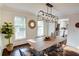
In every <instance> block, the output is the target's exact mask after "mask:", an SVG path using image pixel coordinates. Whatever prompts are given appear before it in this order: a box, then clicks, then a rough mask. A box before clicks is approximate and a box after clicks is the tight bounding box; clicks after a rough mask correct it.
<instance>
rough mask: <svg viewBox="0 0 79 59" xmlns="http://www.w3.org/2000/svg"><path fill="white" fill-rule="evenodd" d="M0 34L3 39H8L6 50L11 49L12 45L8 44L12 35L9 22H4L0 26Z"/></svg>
mask: <svg viewBox="0 0 79 59" xmlns="http://www.w3.org/2000/svg"><path fill="white" fill-rule="evenodd" d="M0 32H1V33H2V34H4V37H5V38H6V39H8V45H7V48H9V49H8V50H12V49H13V44H12V43H11V42H10V40H11V37H12V35H13V25H12V23H11V22H4V24H3V25H2V26H1V29H0Z"/></svg>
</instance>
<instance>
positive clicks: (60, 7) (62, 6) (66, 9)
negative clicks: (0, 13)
mask: <svg viewBox="0 0 79 59" xmlns="http://www.w3.org/2000/svg"><path fill="white" fill-rule="evenodd" d="M3 5H5V6H7V7H9V8H14V9H18V10H21V11H28V12H31V13H33V14H36V13H37V12H38V11H39V10H40V9H42V10H46V5H45V3H6V4H0V6H3ZM52 5H53V6H54V7H53V13H54V14H56V15H68V14H72V13H79V3H52Z"/></svg>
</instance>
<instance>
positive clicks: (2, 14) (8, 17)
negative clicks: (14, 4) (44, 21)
mask: <svg viewBox="0 0 79 59" xmlns="http://www.w3.org/2000/svg"><path fill="white" fill-rule="evenodd" d="M15 16H25V17H26V28H27V33H26V34H27V36H26V37H27V38H26V39H23V40H17V41H15V40H14V37H13V39H12V40H11V42H13V43H14V45H19V44H24V43H26V40H27V39H30V38H34V37H35V36H36V32H35V31H36V28H35V29H30V28H29V27H28V21H29V20H31V19H33V20H35V21H36V18H35V15H33V14H32V13H29V12H23V11H20V10H14V9H11V8H6V7H4V8H0V18H1V20H0V26H1V25H2V24H3V23H4V22H5V21H11V22H12V23H13V20H14V17H15ZM1 37H2V36H1ZM1 41H2V45H3V47H5V45H6V44H8V41H7V40H6V39H3V38H1Z"/></svg>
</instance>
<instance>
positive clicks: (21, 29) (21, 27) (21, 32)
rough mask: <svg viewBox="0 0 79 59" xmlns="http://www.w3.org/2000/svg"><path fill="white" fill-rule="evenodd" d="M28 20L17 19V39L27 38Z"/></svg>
mask: <svg viewBox="0 0 79 59" xmlns="http://www.w3.org/2000/svg"><path fill="white" fill-rule="evenodd" d="M25 22H26V20H25V17H15V19H14V25H15V39H24V38H26V23H25Z"/></svg>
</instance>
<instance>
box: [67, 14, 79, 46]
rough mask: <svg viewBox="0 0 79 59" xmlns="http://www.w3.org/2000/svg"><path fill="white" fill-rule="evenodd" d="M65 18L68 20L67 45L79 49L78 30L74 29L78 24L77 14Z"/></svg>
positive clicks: (78, 15)
mask: <svg viewBox="0 0 79 59" xmlns="http://www.w3.org/2000/svg"><path fill="white" fill-rule="evenodd" d="M67 18H69V26H68V37H67V44H68V45H70V46H73V47H79V28H76V27H75V24H76V23H77V22H79V14H72V15H68V16H67Z"/></svg>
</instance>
